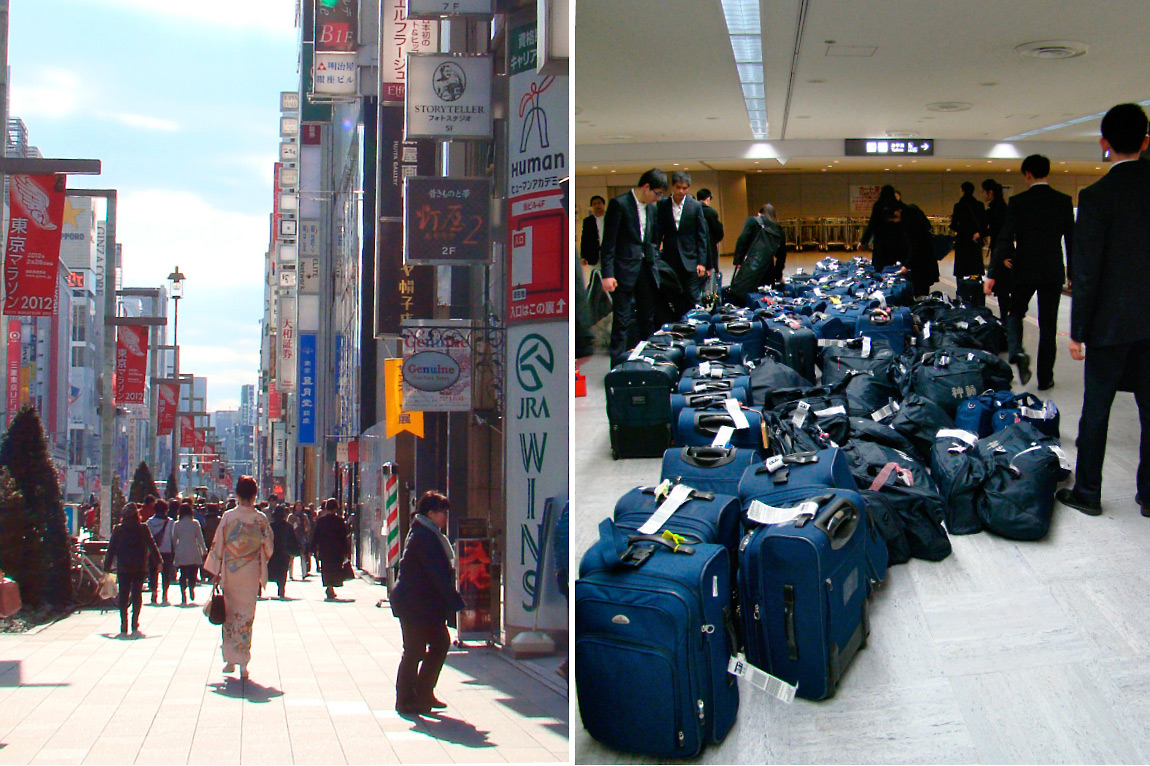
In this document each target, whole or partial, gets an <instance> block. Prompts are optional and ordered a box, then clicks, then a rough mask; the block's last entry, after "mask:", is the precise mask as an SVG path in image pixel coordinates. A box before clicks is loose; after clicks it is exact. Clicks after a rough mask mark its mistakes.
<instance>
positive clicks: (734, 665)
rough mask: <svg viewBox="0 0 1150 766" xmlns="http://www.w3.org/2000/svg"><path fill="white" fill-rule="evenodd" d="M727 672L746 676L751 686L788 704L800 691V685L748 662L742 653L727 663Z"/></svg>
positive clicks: (740, 676) (742, 676) (741, 676)
mask: <svg viewBox="0 0 1150 766" xmlns="http://www.w3.org/2000/svg"><path fill="white" fill-rule="evenodd" d="M727 672H728V673H730V674H731V675H733V676H737V677H739V678H745V679H746V680H747V683H749V684H750V685H751V686H753V687H755V688H756V689H759V690H760V691H764V692H766V693H767V694H769V695H771V696H772V697H776V698H778V699H780V700H782V701H783V702H785V703H787V704H788V705H790V704H791V703H792V702H794V701H795V692H796V691H798V688H799V687H798V685H794V686H792V685H791V684H788V683H787V682H786V681H784V680H783V679H781V678H776V677H775V676H772V675H771V674H770V673H768V672H766V671H764V670H760V669H759V668H756V667H755V666H754V665H752V664H751V663H749V662H747V660H746V658H745V657H743V655H742V654H736V655H735V656H734V657H732V658H731V659H730V661H729V662H728V663H727Z"/></svg>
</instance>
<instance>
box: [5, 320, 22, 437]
mask: <svg viewBox="0 0 1150 766" xmlns="http://www.w3.org/2000/svg"><path fill="white" fill-rule="evenodd" d="M22 333H23V330H22V328H21V324H20V320H19V319H9V320H8V422H9V423H11V422H12V418H14V417H16V410H18V409H20V340H21V337H22Z"/></svg>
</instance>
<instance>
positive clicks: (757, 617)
mask: <svg viewBox="0 0 1150 766" xmlns="http://www.w3.org/2000/svg"><path fill="white" fill-rule="evenodd" d="M755 619H756V620H757V619H759V605H758V604H755Z"/></svg>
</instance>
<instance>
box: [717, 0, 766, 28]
mask: <svg viewBox="0 0 1150 766" xmlns="http://www.w3.org/2000/svg"><path fill="white" fill-rule="evenodd" d="M723 16H725V17H726V19H727V34H731V35H757V34H759V33H760V27H759V0H723Z"/></svg>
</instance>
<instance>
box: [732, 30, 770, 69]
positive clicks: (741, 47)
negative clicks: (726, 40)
mask: <svg viewBox="0 0 1150 766" xmlns="http://www.w3.org/2000/svg"><path fill="white" fill-rule="evenodd" d="M731 50H733V51H734V52H735V61H736V62H738V63H739V64H762V63H763V40H762V38H761V37H759V35H731Z"/></svg>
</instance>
